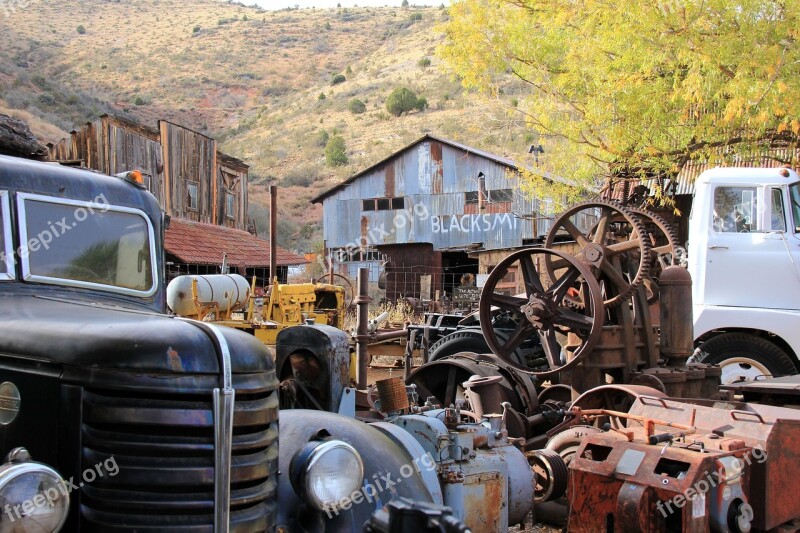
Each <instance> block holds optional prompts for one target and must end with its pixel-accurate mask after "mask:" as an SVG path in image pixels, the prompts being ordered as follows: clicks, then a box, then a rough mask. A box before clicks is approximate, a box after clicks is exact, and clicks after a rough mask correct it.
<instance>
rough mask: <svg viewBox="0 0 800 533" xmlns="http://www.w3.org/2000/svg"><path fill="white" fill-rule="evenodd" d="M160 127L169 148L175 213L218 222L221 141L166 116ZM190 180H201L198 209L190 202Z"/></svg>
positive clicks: (167, 164)
mask: <svg viewBox="0 0 800 533" xmlns="http://www.w3.org/2000/svg"><path fill="white" fill-rule="evenodd" d="M159 129H160V131H161V143H162V146H163V147H164V151H165V152H166V157H165V160H166V162H165V164H164V178H165V183H166V191H167V203H168V205H169V206H170V207H171V208H172V213H171V215H172V216H176V217H180V218H185V219H187V220H194V221H196V222H205V223H207V224H216V223H217V220H216V219H217V217H216V216H215V213H214V207H215V206H216V205H217V190H216V183H217V179H216V177H217V172H216V156H217V142H216V141H215V140H214V139H211V138H209V137H206V136H205V135H202V134H200V133H197V132H194V131H192V130H189V129H186V128H184V127H181V126H178V125H176V124H172V123H170V122H166V121H164V120H162V121H160V122H159ZM189 182H195V183H197V208H196V209H192V208H191V207H190V206H189Z"/></svg>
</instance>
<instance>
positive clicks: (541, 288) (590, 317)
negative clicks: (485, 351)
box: [479, 248, 604, 378]
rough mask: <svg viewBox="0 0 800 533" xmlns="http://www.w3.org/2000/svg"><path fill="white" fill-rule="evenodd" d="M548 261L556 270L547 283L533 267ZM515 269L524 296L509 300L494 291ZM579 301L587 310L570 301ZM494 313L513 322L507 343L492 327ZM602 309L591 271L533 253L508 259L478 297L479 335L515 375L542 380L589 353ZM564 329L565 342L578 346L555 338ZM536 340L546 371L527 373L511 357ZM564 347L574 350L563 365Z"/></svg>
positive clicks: (558, 255)
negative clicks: (509, 316)
mask: <svg viewBox="0 0 800 533" xmlns="http://www.w3.org/2000/svg"><path fill="white" fill-rule="evenodd" d="M548 258H549V259H550V260H551V262H552V263H553V264H556V265H558V270H559V272H558V274H559V275H558V276H555V275H552V276H550V278H549V279H548V277H547V276H544V275H543V273H541V272H539V271H537V269H536V263H537V262H544V261H546V260H547V259H548ZM514 265H518V266H517V267H516V268H517V271H518V272H521V273H522V278H523V280H524V282H525V290H526V294H525V295H524V296H522V295H518V296H508V295H504V294H500V293H497V292H495V289H496V287H497V284H498V283H499V282H500V281H501V280H502V279H503V277H504V276H505V275H506V274H507V273H508V271H509V270H510V269H512V268H513V267H514ZM582 289H583V290H582ZM573 294H574V296H573ZM578 297H580V298H581V302H582V303H583V304H585V305H582V306H581V307H580V308H575V307H574V306H572V305H570V302H571V301H573V300H574V299H575V298H578ZM498 309H499V310H500V311H503V312H507V313H510V314H512V315H513V316H515V318H516V323H517V327H516V329H514V331H513V332H512V333H510V334H509V335H508V337H506V338H505V339H501V338H500V337H498V335H497V333H496V332H495V329H494V327H493V325H492V318H493V316H494V315H495V314H496V312H497V310H498ZM603 310H604V305H603V298H602V293H601V290H600V285H599V284H598V283H597V280H595V278H594V275H593V274H592V272H591V271H590V270H589V268H587V267H586V266H584V265H583V264H582V263H581V262H580V261H578V260H577V259H575V258H573V257H571V256H569V255H568V254H565V253H563V252H558V251H555V250H546V249H541V248H534V249H529V250H520V251H519V252H515V253H513V254H511V255H510V256H508V257H506V258H505V259H503V261H501V262H500V263H499V264H498V265H497V267H495V269H494V270H492V273H491V274H489V277H488V279H487V280H486V282H485V284H484V287H483V291H482V292H481V302H480V313H479V314H480V323H481V331H483V334H484V335H485V337H486V343H487V344H488V346H489V348H491V350H492V352H493V353H495V354H497V355H498V356H500V357H502V358H503V360H504V361H505V362H506V363H507V364H509V365H510V366H512V367H514V368H516V369H517V370H521V371H523V372H527V373H530V374H533V375H535V376H537V377H539V378H544V377H548V376H552V375H555V374H557V373H558V372H561V371H564V370H567V369H569V368H572V367H574V366H576V365H577V364H578V363H580V362H581V360H582V359H583V358H584V357H585V356H586V355H587V354H588V353H589V352H590V351H591V349H592V348H593V347H594V346H595V345H596V344H597V342H598V340H599V339H600V336H601V334H602V323H601V317H603V316H604V313H603ZM567 330H568V331H571V332H573V333H575V334H576V335H575V337H573V338H571V339H569V340H574V339H577V340H578V345H577V346H573V345H572V344H571V343H570V342H569V340H568V342H567V343H566V344H564V345H562V342H563V341H561V340H560V338H561V335H559V333H564V332H565V331H567ZM535 335H538V336H539V339H540V341H541V345H542V348H543V349H544V353H545V356H546V359H547V363H546V367H544V368H531V367H529V366H528V365H527V364H522V363H520V362H518V361H516V360H515V359H514V357H513V354H514V351H515V350H516V349H517V347H519V346H520V345H521V344H522V343H523V341H525V340H526V339H527V338H528V337H530V336H535ZM566 348H570V349H572V351H571V353H570V354H569V356H568V357H567V359H568V360H567V361H562V352H563V351H564V350H565V349H566Z"/></svg>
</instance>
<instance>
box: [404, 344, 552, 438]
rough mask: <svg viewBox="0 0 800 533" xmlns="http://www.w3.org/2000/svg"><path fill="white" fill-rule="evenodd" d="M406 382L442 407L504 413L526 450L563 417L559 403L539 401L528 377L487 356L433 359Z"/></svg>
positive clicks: (510, 433) (458, 355)
mask: <svg viewBox="0 0 800 533" xmlns="http://www.w3.org/2000/svg"><path fill="white" fill-rule="evenodd" d="M498 377H499V378H500V379H499V380H498V379H497V378H498ZM406 383H407V384H408V385H416V387H417V391H418V393H419V397H420V398H429V397H432V398H435V399H436V402H437V403H439V404H441V405H444V406H450V405H462V406H465V407H464V408H465V409H469V411H472V412H476V408H477V410H479V411H480V412H481V413H480V414H478V413H475V414H476V415H477V416H484V417H486V416H488V415H490V414H499V413H502V414H503V417H504V419H505V423H506V426H507V428H508V434H509V436H510V437H512V438H522V439H525V441H524V444H523V447H524V448H525V449H527V450H533V449H537V448H541V447H542V446H544V444H545V442H546V441H547V436H546V435H545V433H544V432H545V430H546V429H548V428H549V427H552V426H553V425H555V424H558V423H559V422H560V421H561V420H562V419H563V417H564V411H563V409H562V408H560V407H559V406H558V405H554V404H552V403H548V404H545V405H540V404H539V401H538V398H537V395H536V388H535V387H534V385H533V382H532V381H531V379H530V377H529V376H527V375H526V374H524V373H522V372H519V371H518V370H516V369H515V368H514V367H513V366H511V365H509V364H508V363H505V362H504V361H502V360H501V359H499V358H497V357H496V356H494V355H490V354H484V355H478V354H473V353H466V352H465V353H460V354H456V355H453V356H450V357H446V358H444V359H440V360H438V361H432V362H430V363H428V364H426V365H423V366H421V367H419V368H417V369H416V370H414V371H413V372H412V373H411V375H410V376H409V378H408V379H407V380H406Z"/></svg>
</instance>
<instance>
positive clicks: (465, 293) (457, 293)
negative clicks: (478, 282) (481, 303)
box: [453, 287, 481, 303]
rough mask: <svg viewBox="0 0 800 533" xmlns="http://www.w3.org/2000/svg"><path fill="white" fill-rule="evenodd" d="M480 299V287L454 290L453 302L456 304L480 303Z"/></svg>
mask: <svg viewBox="0 0 800 533" xmlns="http://www.w3.org/2000/svg"><path fill="white" fill-rule="evenodd" d="M480 299H481V288H480V287H456V288H454V289H453V301H454V302H456V303H478V300H480Z"/></svg>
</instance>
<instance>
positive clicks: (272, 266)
mask: <svg viewBox="0 0 800 533" xmlns="http://www.w3.org/2000/svg"><path fill="white" fill-rule="evenodd" d="M277 225H278V187H277V186H276V185H270V186H269V284H270V285H272V283H273V281H274V280H275V277H276V276H277V275H278V266H277V263H278V249H277V247H276V246H275V240H276V239H277V237H278V228H277Z"/></svg>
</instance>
